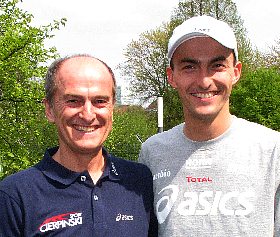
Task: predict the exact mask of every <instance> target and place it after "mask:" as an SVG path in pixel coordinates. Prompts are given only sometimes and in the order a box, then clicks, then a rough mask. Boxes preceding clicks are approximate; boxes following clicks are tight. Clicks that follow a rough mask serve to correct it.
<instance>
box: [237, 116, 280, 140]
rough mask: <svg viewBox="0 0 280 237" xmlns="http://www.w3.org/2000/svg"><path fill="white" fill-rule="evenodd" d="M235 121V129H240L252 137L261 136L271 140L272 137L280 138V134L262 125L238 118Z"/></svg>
mask: <svg viewBox="0 0 280 237" xmlns="http://www.w3.org/2000/svg"><path fill="white" fill-rule="evenodd" d="M235 120H236V121H235V125H236V126H235V128H236V127H239V129H240V130H241V131H243V132H244V133H247V134H249V135H252V136H256V135H261V136H262V137H268V138H270V137H271V136H273V137H279V138H280V132H278V131H276V130H273V129H271V128H269V127H266V126H264V125H262V124H258V123H255V122H251V121H248V120H245V119H243V118H236V119H235Z"/></svg>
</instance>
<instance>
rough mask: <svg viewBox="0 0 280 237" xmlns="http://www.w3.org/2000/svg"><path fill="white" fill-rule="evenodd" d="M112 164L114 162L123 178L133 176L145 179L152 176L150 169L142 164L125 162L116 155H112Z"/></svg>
mask: <svg viewBox="0 0 280 237" xmlns="http://www.w3.org/2000/svg"><path fill="white" fill-rule="evenodd" d="M111 162H113V164H114V166H116V169H117V170H119V171H121V174H122V175H123V176H132V177H135V178H137V177H138V178H145V177H149V176H151V172H150V170H149V168H148V167H147V166H146V165H144V164H142V163H139V162H136V161H131V160H125V159H122V158H119V157H116V156H114V155H111Z"/></svg>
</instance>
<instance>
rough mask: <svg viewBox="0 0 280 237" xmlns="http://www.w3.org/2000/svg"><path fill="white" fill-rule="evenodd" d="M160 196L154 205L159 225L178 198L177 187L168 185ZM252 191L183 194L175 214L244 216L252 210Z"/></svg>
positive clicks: (253, 195) (253, 194)
mask: <svg viewBox="0 0 280 237" xmlns="http://www.w3.org/2000/svg"><path fill="white" fill-rule="evenodd" d="M167 193H168V195H164V196H162V197H161V198H160V199H159V200H158V201H157V203H156V212H157V217H158V222H159V224H162V223H163V222H164V221H165V220H166V218H167V217H168V215H169V213H170V211H171V210H172V208H173V206H174V205H175V204H176V201H177V199H178V196H179V193H180V192H179V187H178V186H177V185H169V186H167V187H165V188H163V189H162V190H161V191H160V192H159V193H158V195H159V196H160V195H161V194H167ZM254 197H255V193H254V192H253V191H249V190H248V191H245V192H239V191H230V192H223V191H203V192H184V193H183V199H182V201H181V202H180V203H178V204H176V206H177V207H176V209H175V212H177V213H178V214H179V215H181V216H198V215H214V216H217V215H225V216H231V215H235V216H246V215H249V214H250V213H251V212H252V211H253V210H254V204H253V198H254Z"/></svg>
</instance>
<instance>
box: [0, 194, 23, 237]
mask: <svg viewBox="0 0 280 237" xmlns="http://www.w3.org/2000/svg"><path fill="white" fill-rule="evenodd" d="M0 216H1V218H0V236H5V237H17V236H22V235H21V229H22V211H21V209H20V207H19V205H18V203H17V202H16V201H15V200H13V199H12V198H11V197H10V196H8V195H7V194H6V193H5V192H3V191H1V190H0Z"/></svg>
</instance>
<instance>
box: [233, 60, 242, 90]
mask: <svg viewBox="0 0 280 237" xmlns="http://www.w3.org/2000/svg"><path fill="white" fill-rule="evenodd" d="M241 71H242V63H241V62H237V63H236V65H235V67H234V77H233V78H232V85H235V84H236V83H237V82H238V81H239V79H240V77H241Z"/></svg>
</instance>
